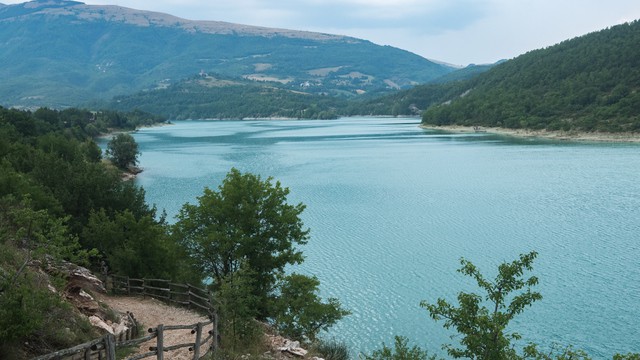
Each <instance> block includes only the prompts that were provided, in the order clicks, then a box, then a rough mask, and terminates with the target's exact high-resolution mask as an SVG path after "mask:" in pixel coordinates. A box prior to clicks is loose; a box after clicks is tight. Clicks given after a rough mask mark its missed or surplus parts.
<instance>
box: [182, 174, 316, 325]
mask: <svg viewBox="0 0 640 360" xmlns="http://www.w3.org/2000/svg"><path fill="white" fill-rule="evenodd" d="M272 181H273V180H272V179H271V178H268V179H266V180H262V179H261V178H260V176H257V175H253V174H249V173H247V174H242V173H240V171H238V170H237V169H231V171H230V172H229V173H228V174H227V177H226V178H225V179H224V181H223V182H222V184H221V185H220V186H219V188H218V191H213V190H210V189H209V188H205V189H204V194H203V195H202V196H200V197H198V204H197V205H191V204H185V205H184V206H183V207H182V209H181V210H180V213H179V214H178V216H177V218H178V221H177V222H176V224H175V225H174V227H173V233H174V236H175V238H176V239H177V241H180V242H181V243H182V245H183V246H184V248H186V249H187V251H188V253H189V255H190V256H191V257H192V258H193V259H194V261H195V263H196V264H198V266H199V267H200V270H201V272H202V273H203V274H206V275H207V276H211V277H212V278H213V280H214V281H215V283H216V284H220V283H222V281H223V280H224V278H225V277H227V276H229V275H230V274H233V273H234V272H236V271H238V270H239V269H240V266H241V265H242V264H244V265H245V266H248V267H249V269H251V270H252V271H254V272H255V274H256V285H255V295H256V296H258V297H259V298H260V302H259V305H258V306H259V307H260V309H259V313H258V316H259V317H260V318H265V317H267V315H268V310H267V309H266V305H267V303H268V301H267V299H268V297H269V293H270V292H271V290H272V288H273V285H274V284H275V281H276V276H277V275H278V274H281V273H282V272H283V270H284V268H285V266H286V265H290V264H297V263H300V262H302V260H303V256H302V252H301V251H299V250H297V249H296V248H295V245H303V244H305V243H306V242H307V239H308V233H309V231H308V230H305V229H303V224H302V220H301V219H300V217H299V216H300V214H301V213H302V211H303V210H304V205H303V204H298V205H290V204H288V203H287V195H288V194H289V189H287V188H283V187H282V186H281V185H280V182H276V183H275V184H274V183H273V182H272Z"/></svg>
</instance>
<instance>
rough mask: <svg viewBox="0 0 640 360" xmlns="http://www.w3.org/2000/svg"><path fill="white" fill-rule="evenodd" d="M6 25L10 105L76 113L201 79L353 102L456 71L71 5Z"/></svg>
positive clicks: (3, 13)
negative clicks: (267, 85)
mask: <svg viewBox="0 0 640 360" xmlns="http://www.w3.org/2000/svg"><path fill="white" fill-rule="evenodd" d="M0 25H1V26H0V77H2V78H3V79H7V80H6V81H4V82H3V83H2V84H0V104H2V105H5V106H18V107H20V106H43V105H44V106H51V107H64V106H73V105H77V104H82V103H84V102H87V101H90V100H93V99H109V98H111V97H113V96H117V95H126V94H131V93H134V92H137V91H140V90H143V89H153V88H157V87H165V86H167V85H168V84H171V83H176V82H179V81H180V80H182V79H185V78H190V77H192V76H194V75H196V74H198V73H201V72H206V73H215V74H220V75H223V76H233V77H239V78H240V77H244V78H247V79H252V80H264V81H276V82H279V83H281V84H283V85H284V86H288V88H289V89H291V90H297V91H305V92H308V93H313V94H331V95H339V96H343V97H349V96H357V95H358V94H363V93H372V92H373V93H375V92H380V91H383V92H384V91H391V90H392V89H394V88H404V87H409V86H413V85H415V84H419V83H425V82H427V81H429V80H432V79H434V78H437V77H439V76H442V75H444V74H447V73H449V72H451V71H453V70H455V69H454V68H452V67H448V66H445V65H440V64H436V63H434V62H431V61H429V60H427V59H425V58H422V57H420V56H418V55H416V54H412V53H410V52H407V51H404V50H401V49H397V48H393V47H389V46H379V45H376V44H373V43H371V42H369V41H366V40H361V39H355V38H351V37H345V36H338V35H328V34H320V33H312V32H303V31H294V30H283V29H269V28H263V27H255V26H246V25H238V24H230V23H225V22H218V21H191V20H185V19H181V18H178V17H175V16H171V15H167V14H162V13H156V12H148V11H141V10H133V9H128V8H123V7H118V6H94V5H85V4H83V3H80V2H73V1H60V0H53V1H46V0H42V1H32V2H28V3H23V4H17V5H9V6H3V7H1V8H0ZM16 59H19V61H16Z"/></svg>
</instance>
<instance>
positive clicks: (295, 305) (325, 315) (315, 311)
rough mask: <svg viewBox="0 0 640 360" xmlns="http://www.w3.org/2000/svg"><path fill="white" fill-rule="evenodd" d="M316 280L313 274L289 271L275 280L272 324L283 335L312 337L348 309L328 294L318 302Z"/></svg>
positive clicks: (301, 337)
mask: <svg viewBox="0 0 640 360" xmlns="http://www.w3.org/2000/svg"><path fill="white" fill-rule="evenodd" d="M319 285H320V281H319V280H318V279H317V278H316V277H315V276H314V277H309V276H305V275H300V274H295V273H294V274H291V275H288V276H286V277H284V278H283V279H282V281H281V282H280V283H279V284H278V290H279V291H280V294H279V296H278V297H277V298H276V299H275V301H274V303H275V304H274V305H275V324H276V328H277V329H278V331H279V332H280V333H281V334H283V335H284V336H289V337H292V338H294V339H300V340H302V339H304V340H308V341H310V342H313V341H314V340H316V336H317V335H318V332H320V331H321V330H327V329H329V328H330V327H331V326H333V324H335V323H336V322H337V321H338V320H340V319H342V318H343V317H344V316H346V315H349V314H350V312H349V311H347V310H344V309H342V308H341V305H340V301H338V299H336V298H329V299H328V300H327V302H326V303H325V302H322V299H321V298H320V297H319V296H318V286H319Z"/></svg>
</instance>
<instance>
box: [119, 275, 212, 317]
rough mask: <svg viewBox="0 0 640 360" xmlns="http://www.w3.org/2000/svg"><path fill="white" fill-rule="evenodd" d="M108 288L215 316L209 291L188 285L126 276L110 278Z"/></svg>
mask: <svg viewBox="0 0 640 360" xmlns="http://www.w3.org/2000/svg"><path fill="white" fill-rule="evenodd" d="M110 280H111V281H110V284H109V281H107V284H108V285H110V286H108V288H110V289H111V291H112V292H113V293H114V294H121V295H122V294H126V295H141V296H143V297H145V296H150V297H153V298H156V299H160V300H164V301H167V302H169V303H173V304H176V305H182V306H186V307H187V308H189V309H195V310H199V311H203V312H205V314H206V315H210V316H213V315H214V314H215V311H214V307H213V304H212V302H211V301H212V297H211V294H210V293H209V291H207V290H205V289H202V288H199V287H197V286H193V285H190V284H176V283H172V282H171V281H169V280H163V279H133V278H129V277H126V276H117V275H112V276H110Z"/></svg>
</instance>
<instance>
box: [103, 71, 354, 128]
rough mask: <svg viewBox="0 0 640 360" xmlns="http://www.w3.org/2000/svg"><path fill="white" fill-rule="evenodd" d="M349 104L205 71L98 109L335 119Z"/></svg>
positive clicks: (198, 115) (168, 114) (179, 115)
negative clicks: (210, 73) (205, 72)
mask: <svg viewBox="0 0 640 360" xmlns="http://www.w3.org/2000/svg"><path fill="white" fill-rule="evenodd" d="M346 104H347V101H346V100H344V99H341V98H339V97H333V96H322V95H314V94H311V93H305V92H302V91H299V90H297V91H296V90H290V89H287V88H286V87H285V86H283V85H282V84H279V83H274V82H259V83H258V82H253V81H250V80H245V79H241V78H225V77H222V76H219V75H209V74H206V75H205V74H203V75H197V76H194V77H192V78H190V79H186V80H184V81H181V82H178V83H175V84H172V85H170V86H168V87H167V88H163V89H155V90H152V91H140V92H137V93H135V94H133V95H126V96H117V97H115V98H114V99H113V100H112V101H109V102H104V103H98V104H96V107H105V108H109V109H115V110H119V111H133V110H134V109H140V110H144V111H147V112H151V113H155V114H160V115H162V116H165V117H167V118H170V119H244V118H305V119H332V118H336V117H337V116H338V115H341V114H342V111H341V110H340V109H342V108H344V107H345V106H346Z"/></svg>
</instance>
